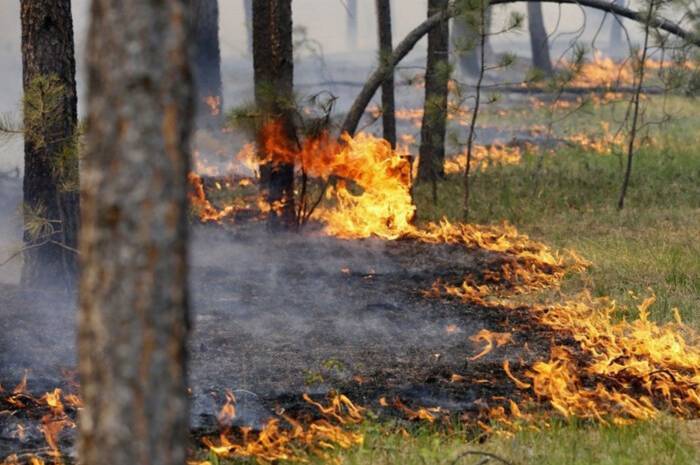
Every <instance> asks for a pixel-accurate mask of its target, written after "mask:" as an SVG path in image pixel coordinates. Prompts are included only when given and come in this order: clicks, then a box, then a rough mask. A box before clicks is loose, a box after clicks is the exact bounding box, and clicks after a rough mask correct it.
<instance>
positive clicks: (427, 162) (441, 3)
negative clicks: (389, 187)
mask: <svg viewBox="0 0 700 465" xmlns="http://www.w3.org/2000/svg"><path fill="white" fill-rule="evenodd" d="M448 3H449V2H448V0H428V17H429V18H430V17H431V16H433V15H434V14H436V13H438V12H440V11H445V10H446V9H447V6H448ZM449 32H450V31H449V21H448V20H445V21H442V22H441V23H440V24H438V26H437V27H435V28H433V29H432V30H431V31H430V32H429V33H428V62H427V65H426V69H425V103H424V107H423V124H422V126H421V133H420V134H421V138H420V139H421V140H420V149H419V159H418V180H419V181H427V180H432V181H435V180H436V179H437V178H438V177H444V176H445V169H444V162H445V132H446V127H447V84H448V82H449V77H450V71H449V37H450V34H449Z"/></svg>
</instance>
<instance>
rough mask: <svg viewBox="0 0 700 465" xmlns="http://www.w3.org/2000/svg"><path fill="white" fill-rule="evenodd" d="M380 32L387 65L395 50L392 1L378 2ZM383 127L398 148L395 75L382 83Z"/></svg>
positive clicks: (393, 144)
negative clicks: (393, 43)
mask: <svg viewBox="0 0 700 465" xmlns="http://www.w3.org/2000/svg"><path fill="white" fill-rule="evenodd" d="M376 6H377V25H378V30H379V60H380V61H381V62H382V63H384V64H386V63H387V60H388V59H389V57H390V56H391V52H392V51H393V49H394V46H393V45H392V37H391V36H392V28H391V0H376ZM382 125H383V134H384V139H386V140H387V141H388V142H389V143H390V144H391V148H396V105H395V102H394V73H393V72H392V73H390V75H388V76H387V78H386V79H385V80H384V83H382Z"/></svg>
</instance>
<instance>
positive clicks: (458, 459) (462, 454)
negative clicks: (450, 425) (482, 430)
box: [450, 450, 514, 465]
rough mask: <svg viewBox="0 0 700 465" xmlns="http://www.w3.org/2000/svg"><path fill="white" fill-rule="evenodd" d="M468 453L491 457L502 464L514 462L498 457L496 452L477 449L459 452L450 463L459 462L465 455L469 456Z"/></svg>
mask: <svg viewBox="0 0 700 465" xmlns="http://www.w3.org/2000/svg"><path fill="white" fill-rule="evenodd" d="M469 455H477V456H482V457H487V458H489V459H492V460H495V461H497V462H500V463H502V464H504V465H514V464H512V463H511V462H509V461H507V460H506V459H504V458H502V457H499V456H498V455H496V454H492V453H491V452H482V451H479V450H467V451H464V452H462V453H461V454H459V455H458V456H457V457H455V458H454V460H452V462H450V465H456V464H457V462H459V461H460V460H462V459H463V458H464V457H467V456H469Z"/></svg>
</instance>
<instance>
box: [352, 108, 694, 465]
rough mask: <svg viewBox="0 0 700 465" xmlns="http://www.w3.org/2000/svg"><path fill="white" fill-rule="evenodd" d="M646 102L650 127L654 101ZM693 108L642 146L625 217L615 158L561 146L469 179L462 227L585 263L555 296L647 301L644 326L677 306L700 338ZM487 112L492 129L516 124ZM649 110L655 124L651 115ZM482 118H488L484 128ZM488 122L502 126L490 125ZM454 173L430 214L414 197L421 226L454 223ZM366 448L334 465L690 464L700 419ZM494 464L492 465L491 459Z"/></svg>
mask: <svg viewBox="0 0 700 465" xmlns="http://www.w3.org/2000/svg"><path fill="white" fill-rule="evenodd" d="M655 103H656V104H659V105H656V109H654V107H655V105H654V103H653V102H652V104H651V105H648V106H647V108H648V111H649V114H648V115H647V117H648V118H649V119H650V120H651V119H653V118H654V117H655V116H656V117H658V115H659V113H660V110H659V108H660V103H661V100H660V99H658V100H656V101H655ZM696 104H697V102H696V101H695V100H686V99H676V100H675V101H672V102H671V103H670V104H669V107H670V108H671V109H672V110H671V111H672V113H674V114H675V117H674V118H673V119H672V120H671V121H670V122H669V123H668V124H667V125H665V126H663V127H662V128H658V127H657V128H654V129H653V130H652V131H650V137H652V138H653V139H652V140H653V143H645V144H642V147H641V149H640V150H639V152H638V154H637V156H636V157H635V159H634V170H633V176H632V180H631V183H630V189H629V193H628V197H627V203H626V207H625V209H624V210H623V211H618V210H617V208H616V200H617V197H618V195H619V189H620V182H621V178H622V169H621V166H622V165H621V163H622V161H621V156H622V154H621V152H620V149H615V150H613V151H612V153H606V154H601V153H599V151H595V150H591V149H586V148H581V147H560V148H559V149H557V150H556V153H555V154H551V155H549V156H546V157H544V158H543V159H542V160H540V156H539V155H538V154H525V156H524V158H523V160H522V162H521V163H519V164H517V165H509V166H498V167H492V168H489V169H487V170H484V171H483V172H477V173H476V174H475V175H474V177H473V182H472V186H473V190H472V202H471V209H470V212H471V217H470V221H473V222H476V223H498V222H500V221H508V222H510V223H512V224H514V225H516V226H517V228H518V230H519V231H521V232H524V233H527V234H529V235H530V236H531V237H533V238H535V239H538V240H541V241H543V242H545V243H547V244H549V245H551V246H553V247H555V248H568V249H573V250H576V251H577V252H579V253H580V254H581V255H582V256H583V257H585V258H586V259H588V260H590V261H591V262H592V266H591V267H590V268H589V269H588V270H587V271H585V272H583V273H580V274H573V275H571V276H569V278H568V279H567V280H566V281H565V282H564V285H563V287H562V291H563V292H564V293H565V294H570V295H575V294H576V293H577V292H579V291H581V290H584V289H587V290H590V291H591V292H592V293H593V294H594V295H598V296H610V297H612V298H614V299H616V300H617V301H618V302H622V303H626V304H635V303H638V301H639V299H640V297H644V296H646V295H649V294H650V293H651V292H653V293H654V294H655V295H656V297H657V301H656V304H655V305H653V306H652V308H651V309H650V311H651V316H652V318H653V319H655V320H657V321H660V322H665V321H670V320H672V319H673V309H674V308H678V309H679V311H680V313H681V314H682V316H683V319H684V321H685V322H686V323H688V324H689V325H690V326H691V327H694V328H695V329H696V330H700V243H699V242H698V238H699V237H700V150H699V149H698V147H700V132H699V131H698V128H700V116H699V115H698V113H697V111H696ZM513 113H514V114H511V115H507V116H506V118H505V120H506V121H505V122H504V121H503V119H504V118H502V117H500V118H499V117H496V115H492V118H493V119H492V121H494V122H495V123H494V124H508V123H509V121H512V120H517V119H518V113H519V112H518V111H517V110H515V111H514V112H513ZM655 113H656V115H654V114H655ZM612 114H614V113H613V111H610V110H600V109H598V110H596V109H593V110H592V111H584V112H582V113H579V114H578V115H575V116H574V117H573V118H571V119H570V120H569V121H568V122H565V123H564V126H566V127H565V129H564V130H567V129H568V130H570V131H576V132H579V131H583V132H585V131H595V130H596V127H600V126H599V125H600V123H604V122H605V121H611V118H610V116H611V115H612ZM520 116H521V117H525V116H526V117H527V119H528V122H529V123H536V122H537V121H538V120H539V121H540V122H543V121H545V120H546V119H547V116H546V115H545V112H544V111H539V112H538V111H534V112H533V111H532V110H531V109H522V111H521V113H520ZM488 118H489V116H488V115H487V117H486V119H487V120H488ZM497 120H500V122H498V121H497ZM462 182H463V179H462V177H461V175H450V176H448V177H447V179H446V180H445V181H443V182H440V185H439V198H438V203H437V205H434V204H433V202H432V196H431V195H430V189H429V187H428V186H422V187H419V188H418V189H417V194H416V200H417V204H418V209H419V215H420V218H421V220H424V221H428V220H436V219H439V218H441V217H442V216H447V217H448V218H452V219H456V220H457V219H459V218H460V217H461V215H462V204H461V199H462V192H463V191H462ZM367 428H368V430H367V431H368V434H367V435H366V441H365V444H364V445H363V446H362V447H360V448H358V449H355V450H351V451H348V452H342V453H341V454H340V455H339V463H343V464H359V463H374V464H424V463H439V464H452V463H464V464H471V463H482V462H480V460H482V459H483V456H479V455H473V456H463V457H461V458H459V459H458V457H460V456H461V454H463V453H464V451H466V450H474V451H483V452H492V453H496V454H498V455H499V456H501V457H503V458H505V459H506V460H508V461H509V462H510V463H512V464H523V465H524V464H538V465H539V464H545V465H565V464H566V465H579V464H580V465H592V464H615V465H617V464H636V465H646V464H648V465H657V464H674V465H676V464H689V465H690V464H698V463H700V421H697V420H696V421H685V420H680V419H677V418H673V417H671V416H662V417H661V418H658V419H656V420H653V421H649V422H641V423H637V424H634V425H632V426H625V427H618V426H600V425H595V424H590V423H585V422H580V421H575V420H573V421H561V422H554V423H553V424H552V425H551V427H550V428H548V429H545V430H543V431H538V432H519V433H516V434H515V435H514V436H513V437H499V436H495V437H491V438H489V439H488V440H486V441H485V442H479V441H477V442H470V441H468V440H466V441H465V439H464V435H461V434H460V433H459V432H455V433H451V434H441V433H436V432H435V431H433V430H431V429H430V428H427V427H425V428H422V429H419V430H418V432H417V434H413V435H412V436H411V437H408V438H407V437H404V436H403V435H401V434H399V433H396V432H392V431H391V429H390V428H387V427H386V426H382V425H376V424H372V425H369V426H367ZM490 463H496V462H490Z"/></svg>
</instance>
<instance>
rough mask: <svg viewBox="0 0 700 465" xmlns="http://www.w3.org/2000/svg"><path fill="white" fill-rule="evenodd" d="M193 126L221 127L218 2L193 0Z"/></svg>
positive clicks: (221, 99) (213, 128)
mask: <svg viewBox="0 0 700 465" xmlns="http://www.w3.org/2000/svg"><path fill="white" fill-rule="evenodd" d="M193 5H194V18H195V20H194V22H195V26H194V29H195V55H194V56H195V60H194V78H195V84H196V87H197V126H198V127H200V128H204V129H209V130H217V129H220V128H221V124H222V120H223V118H222V110H223V103H224V98H223V93H222V84H221V48H220V46H219V0H194V3H193Z"/></svg>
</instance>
